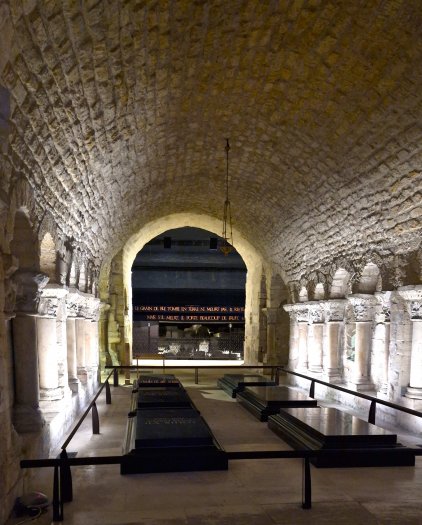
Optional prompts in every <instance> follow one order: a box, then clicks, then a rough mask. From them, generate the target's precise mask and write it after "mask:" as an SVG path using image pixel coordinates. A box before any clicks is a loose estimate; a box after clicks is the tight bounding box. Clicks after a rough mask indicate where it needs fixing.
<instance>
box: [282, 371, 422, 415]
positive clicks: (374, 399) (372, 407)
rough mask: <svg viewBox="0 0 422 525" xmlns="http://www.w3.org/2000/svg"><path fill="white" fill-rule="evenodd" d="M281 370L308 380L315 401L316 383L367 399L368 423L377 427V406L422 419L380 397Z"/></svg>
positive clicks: (419, 413) (405, 408)
mask: <svg viewBox="0 0 422 525" xmlns="http://www.w3.org/2000/svg"><path fill="white" fill-rule="evenodd" d="M280 370H282V371H283V372H285V373H286V374H291V375H294V376H298V377H302V378H303V379H308V380H309V381H310V382H311V385H310V387H309V397H312V398H313V399H315V383H318V384H319V385H324V386H327V387H329V388H333V389H334V390H339V391H340V392H345V393H346V394H350V395H352V396H355V397H360V398H362V399H367V400H368V401H370V402H371V405H370V407H369V413H368V423H372V424H373V425H375V419H376V410H377V404H378V405H384V406H386V407H389V408H393V409H394V410H399V411H400V412H405V413H406V414H410V415H412V416H416V417H422V412H418V411H417V410H413V409H411V408H407V407H404V406H402V405H397V404H396V403H391V401H385V400H384V399H379V398H378V397H374V396H370V395H369V394H364V393H362V392H356V391H355V390H349V389H348V388H345V387H343V386H339V385H334V384H332V383H327V382H326V381H322V380H321V379H316V378H315V377H310V376H306V375H304V374H301V373H299V372H294V371H293V370H288V369H287V368H284V367H280ZM278 377H279V375H278Z"/></svg>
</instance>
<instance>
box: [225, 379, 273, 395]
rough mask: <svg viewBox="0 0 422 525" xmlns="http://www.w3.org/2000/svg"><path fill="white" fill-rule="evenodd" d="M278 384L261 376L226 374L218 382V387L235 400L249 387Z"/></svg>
mask: <svg viewBox="0 0 422 525" xmlns="http://www.w3.org/2000/svg"><path fill="white" fill-rule="evenodd" d="M276 384H277V383H276V382H275V381H272V380H270V379H268V378H266V377H265V376H263V375H259V374H256V375H254V374H224V376H223V377H220V378H219V379H218V380H217V385H218V386H219V387H220V388H221V389H222V390H224V391H225V392H227V393H228V394H229V395H230V396H231V397H233V398H235V397H236V394H237V393H238V392H241V391H242V390H244V389H245V387H247V386H275V385H276Z"/></svg>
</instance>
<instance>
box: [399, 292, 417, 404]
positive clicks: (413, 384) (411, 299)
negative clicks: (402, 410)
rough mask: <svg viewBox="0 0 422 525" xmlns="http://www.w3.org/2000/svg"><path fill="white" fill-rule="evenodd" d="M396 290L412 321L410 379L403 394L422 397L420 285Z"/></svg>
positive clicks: (410, 396)
mask: <svg viewBox="0 0 422 525" xmlns="http://www.w3.org/2000/svg"><path fill="white" fill-rule="evenodd" d="M398 291H399V294H400V295H401V296H402V297H403V298H404V299H405V300H406V304H407V308H408V312H409V314H410V321H411V323H412V346H411V354H410V380H409V386H408V387H407V391H406V394H405V396H406V397H409V398H411V399H422V285H418V286H403V287H402V288H399V290H398Z"/></svg>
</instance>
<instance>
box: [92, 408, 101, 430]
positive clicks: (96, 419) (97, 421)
mask: <svg viewBox="0 0 422 525" xmlns="http://www.w3.org/2000/svg"><path fill="white" fill-rule="evenodd" d="M91 411H92V433H93V434H99V433H100V418H99V417H98V409H97V404H96V403H95V402H94V403H93V405H92V407H91Z"/></svg>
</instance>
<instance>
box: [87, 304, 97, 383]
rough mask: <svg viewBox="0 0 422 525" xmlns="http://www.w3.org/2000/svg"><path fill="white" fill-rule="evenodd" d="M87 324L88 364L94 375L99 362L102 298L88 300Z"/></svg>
mask: <svg viewBox="0 0 422 525" xmlns="http://www.w3.org/2000/svg"><path fill="white" fill-rule="evenodd" d="M87 305H88V309H87V316H88V317H89V319H87V324H86V326H85V338H86V364H87V366H88V368H89V370H90V372H91V373H92V375H93V376H96V375H97V372H98V362H99V349H98V319H99V317H100V300H99V299H96V298H95V297H92V296H91V297H90V298H89V299H88V300H87Z"/></svg>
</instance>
